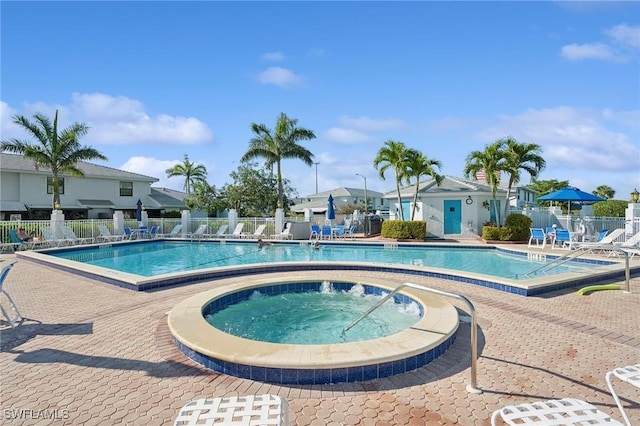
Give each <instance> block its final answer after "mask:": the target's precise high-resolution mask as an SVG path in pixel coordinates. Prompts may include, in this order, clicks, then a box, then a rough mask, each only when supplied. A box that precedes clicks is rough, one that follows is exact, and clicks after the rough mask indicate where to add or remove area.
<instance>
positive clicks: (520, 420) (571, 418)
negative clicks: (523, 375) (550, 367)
mask: <svg viewBox="0 0 640 426" xmlns="http://www.w3.org/2000/svg"><path fill="white" fill-rule="evenodd" d="M498 418H501V419H502V421H503V422H504V423H505V424H507V425H511V426H515V425H518V426H520V425H540V426H541V425H546V426H554V425H555V426H571V425H610V426H623V425H622V423H620V422H618V421H616V420H614V419H612V418H611V417H610V416H609V415H608V414H606V413H603V412H602V411H600V410H598V409H597V408H596V407H595V406H593V405H591V404H589V403H588V402H584V401H580V400H579V399H571V398H565V399H552V400H549V401H539V402H532V403H526V404H519V405H509V406H506V407H503V408H500V409H499V410H496V411H494V412H493V414H492V415H491V425H492V426H497V425H498V422H497V420H498Z"/></svg>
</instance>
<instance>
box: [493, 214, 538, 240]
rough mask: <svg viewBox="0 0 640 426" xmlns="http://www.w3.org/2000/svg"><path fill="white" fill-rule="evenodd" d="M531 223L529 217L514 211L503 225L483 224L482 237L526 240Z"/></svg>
mask: <svg viewBox="0 0 640 426" xmlns="http://www.w3.org/2000/svg"><path fill="white" fill-rule="evenodd" d="M531 223H532V222H531V218H529V217H527V216H525V215H523V214H520V213H514V214H511V215H509V216H508V217H507V220H506V221H505V226H503V227H498V226H494V225H485V226H483V227H482V239H483V240H486V241H526V240H527V238H529V228H530V227H531Z"/></svg>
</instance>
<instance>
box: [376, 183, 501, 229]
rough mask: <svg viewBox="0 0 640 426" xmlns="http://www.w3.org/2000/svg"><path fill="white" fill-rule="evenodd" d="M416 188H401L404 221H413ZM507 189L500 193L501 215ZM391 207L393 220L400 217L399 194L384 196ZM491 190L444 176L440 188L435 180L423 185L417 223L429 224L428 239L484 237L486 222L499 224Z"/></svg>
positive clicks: (499, 206)
mask: <svg viewBox="0 0 640 426" xmlns="http://www.w3.org/2000/svg"><path fill="white" fill-rule="evenodd" d="M415 190H416V186H415V185H409V186H405V187H403V188H400V194H401V203H402V212H403V215H404V216H403V218H404V220H410V219H411V216H412V211H413V207H414V202H413V199H414V195H415ZM505 197H506V190H505V189H502V188H500V189H498V192H497V193H496V201H497V206H498V209H499V212H500V214H502V208H504V204H503V203H504V199H505ZM383 199H385V200H387V202H388V204H389V205H390V207H391V208H390V212H389V214H390V218H391V219H395V218H398V217H399V215H400V206H399V205H398V193H397V191H395V190H394V191H390V192H387V193H386V194H384V195H383ZM493 205H494V201H493V198H492V193H491V187H490V186H489V185H487V183H486V182H483V181H475V180H467V179H463V178H458V177H454V176H447V175H445V176H443V179H442V183H441V185H440V186H438V185H437V184H436V182H435V181H434V180H433V179H428V180H426V181H424V182H420V187H419V192H418V201H417V203H415V215H414V216H413V219H414V220H424V221H425V222H426V223H427V237H428V238H447V237H465V238H471V237H475V236H477V235H480V234H482V226H483V224H484V223H486V222H496V217H495V209H494V208H493Z"/></svg>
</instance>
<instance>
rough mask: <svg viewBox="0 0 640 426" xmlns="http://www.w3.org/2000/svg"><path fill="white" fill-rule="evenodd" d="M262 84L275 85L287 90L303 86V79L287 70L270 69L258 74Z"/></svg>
mask: <svg viewBox="0 0 640 426" xmlns="http://www.w3.org/2000/svg"><path fill="white" fill-rule="evenodd" d="M257 78H258V81H259V82H260V83H262V84H273V85H275V86H278V87H282V88H285V89H288V88H293V87H297V86H300V85H302V78H301V77H300V76H299V75H297V74H296V73H294V72H293V71H290V70H288V69H286V68H281V67H270V68H267V69H266V70H264V71H262V72H261V73H259V74H258V77H257Z"/></svg>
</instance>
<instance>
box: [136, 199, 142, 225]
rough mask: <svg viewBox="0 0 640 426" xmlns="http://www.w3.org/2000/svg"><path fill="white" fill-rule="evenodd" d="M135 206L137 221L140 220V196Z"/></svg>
mask: <svg viewBox="0 0 640 426" xmlns="http://www.w3.org/2000/svg"><path fill="white" fill-rule="evenodd" d="M136 206H138V208H137V209H136V219H137V220H138V222H142V201H140V198H138V202H137V203H136Z"/></svg>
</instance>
